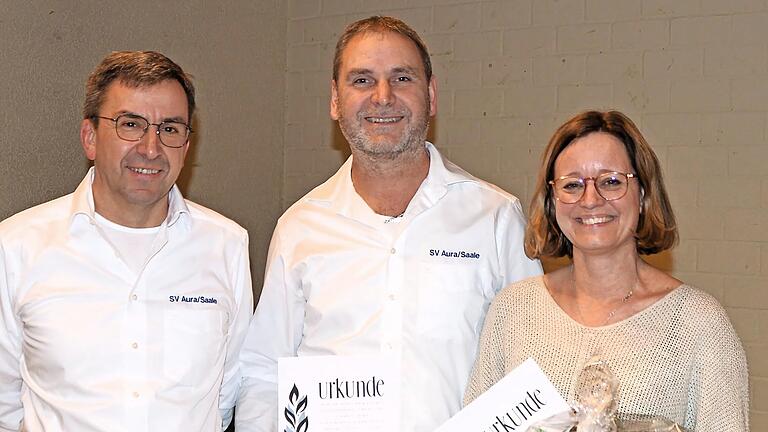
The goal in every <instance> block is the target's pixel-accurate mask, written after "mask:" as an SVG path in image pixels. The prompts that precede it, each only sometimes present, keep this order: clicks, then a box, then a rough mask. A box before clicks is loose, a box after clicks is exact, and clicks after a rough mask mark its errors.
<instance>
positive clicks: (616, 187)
mask: <svg viewBox="0 0 768 432" xmlns="http://www.w3.org/2000/svg"><path fill="white" fill-rule="evenodd" d="M631 178H637V176H636V175H635V174H632V173H622V172H618V171H613V172H607V173H603V174H600V175H599V176H597V177H574V176H562V177H558V178H556V179H554V180H550V181H548V182H547V183H549V184H550V185H551V186H552V191H553V192H554V194H555V199H557V200H558V201H560V202H562V203H564V204H574V203H577V202H579V200H580V199H581V198H582V197H583V196H584V191H585V190H587V180H592V182H593V183H594V185H595V189H596V190H597V193H598V194H599V195H600V196H601V197H603V199H604V200H606V201H614V200H617V199H620V198H622V197H623V196H624V195H626V194H627V190H628V189H629V179H631Z"/></svg>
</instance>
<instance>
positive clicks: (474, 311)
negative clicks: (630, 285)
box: [236, 143, 541, 432]
mask: <svg viewBox="0 0 768 432" xmlns="http://www.w3.org/2000/svg"><path fill="white" fill-rule="evenodd" d="M426 145H427V149H428V150H429V155H430V167H429V173H428V175H427V178H426V179H425V180H424V182H423V183H422V185H421V187H420V188H419V190H418V191H417V193H416V195H415V196H414V197H413V199H412V200H411V202H410V204H409V205H408V208H407V210H406V211H405V213H404V214H403V215H402V217H397V218H387V217H384V216H381V215H378V214H376V213H374V212H373V211H372V210H371V209H370V207H368V205H367V204H366V203H365V201H363V199H362V198H361V197H360V196H359V195H358V194H357V193H356V191H355V190H354V187H353V185H352V181H351V174H350V170H351V158H350V160H347V162H346V163H345V164H344V165H343V166H342V167H341V169H340V170H339V171H338V172H337V173H336V174H335V175H334V176H333V177H331V178H330V179H329V180H328V181H326V182H325V183H324V184H322V185H320V186H318V187H317V188H315V189H314V190H313V191H311V192H310V193H309V194H307V195H306V196H305V197H303V198H302V199H300V200H299V201H298V202H297V203H296V204H294V205H293V206H292V207H291V208H290V209H288V211H286V213H285V214H284V215H283V216H282V217H281V218H280V220H279V221H278V224H277V227H276V228H275V232H274V235H273V237H272V243H271V245H270V250H269V257H268V259H267V268H266V274H265V281H264V289H263V291H262V294H261V299H260V301H259V305H258V307H257V309H256V313H255V315H254V319H253V321H252V323H251V328H250V332H249V334H248V338H247V339H246V342H245V345H244V347H243V352H242V354H241V358H242V359H243V376H244V381H243V388H242V389H241V393H240V399H239V402H238V408H237V419H236V422H237V431H238V432H247V431H260V432H274V431H275V430H276V421H277V415H278V414H277V406H276V405H277V394H276V392H277V359H278V358H279V357H285V356H296V355H298V356H307V355H368V354H374V355H375V354H377V353H392V354H394V355H396V356H400V358H401V364H402V377H401V379H402V395H403V400H402V413H401V415H402V417H401V418H402V427H401V429H400V431H399V432H410V431H419V432H424V431H431V430H433V429H435V428H436V427H438V426H439V425H440V424H441V423H443V422H444V421H445V420H447V419H448V418H450V417H451V416H452V415H453V414H455V413H456V412H457V411H459V409H460V408H461V400H462V395H463V393H464V388H465V386H466V383H467V379H468V377H469V373H470V370H471V367H472V364H473V361H474V358H475V353H476V350H477V344H478V339H479V334H480V330H481V328H482V324H483V318H484V316H485V312H486V310H487V308H488V305H489V303H490V301H491V300H492V299H493V297H494V295H495V294H496V292H497V291H498V290H500V289H501V288H502V287H504V286H505V285H507V284H508V283H510V282H512V281H515V280H519V279H523V278H525V277H528V276H531V275H537V274H541V266H540V264H539V263H538V261H532V260H529V259H528V258H527V257H526V256H525V254H524V252H523V232H524V226H525V220H524V216H523V213H522V211H521V208H520V204H519V202H518V200H517V198H515V197H513V196H511V195H510V194H508V193H506V192H504V191H502V190H501V189H499V188H497V187H495V186H493V185H491V184H488V183H486V182H484V181H482V180H478V179H476V178H474V177H472V176H470V175H469V174H467V173H466V172H465V171H463V170H461V169H460V168H458V167H457V166H456V165H454V164H452V163H450V162H448V161H447V160H446V159H444V158H443V157H442V156H441V155H440V153H439V152H438V151H437V150H436V149H435V148H434V146H432V145H431V144H430V143H427V144H426Z"/></svg>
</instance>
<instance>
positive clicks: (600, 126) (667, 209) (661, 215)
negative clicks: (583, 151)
mask: <svg viewBox="0 0 768 432" xmlns="http://www.w3.org/2000/svg"><path fill="white" fill-rule="evenodd" d="M594 132H604V133H607V134H611V135H613V136H614V137H616V138H617V139H618V140H619V141H621V142H622V143H623V144H624V148H625V149H626V151H627V155H629V161H630V163H631V164H632V168H633V169H634V172H635V174H636V175H637V180H638V181H639V182H640V183H639V184H640V187H641V188H642V191H643V199H642V208H643V212H642V213H641V214H640V218H639V220H638V223H637V230H636V233H635V238H636V239H637V251H638V253H640V254H643V255H649V254H654V253H658V252H661V251H663V250H666V249H669V248H671V247H673V246H674V245H675V244H676V243H677V238H678V234H677V224H676V222H675V215H674V213H673V212H672V207H671V206H670V204H669V198H668V197H667V191H666V190H665V189H664V181H663V179H662V173H661V165H660V164H659V160H658V159H657V158H656V154H654V152H653V150H652V149H651V146H650V145H648V142H647V141H646V140H645V138H644V137H643V135H642V134H641V133H640V131H639V130H638V129H637V126H635V124H634V123H633V122H632V120H630V119H629V117H627V116H625V115H624V114H622V113H620V112H618V111H607V112H602V111H587V112H584V113H581V114H578V115H577V116H575V117H573V118H572V119H570V120H568V121H567V122H565V124H563V125H562V126H560V127H559V128H558V129H557V131H556V132H555V134H554V135H553V136H552V139H550V140H549V145H547V149H546V150H545V151H544V156H543V158H542V165H541V168H540V170H539V177H538V180H537V181H536V190H535V192H534V195H533V199H532V200H531V207H530V210H529V216H530V220H529V223H528V226H527V228H526V230H525V253H526V255H528V257H529V258H541V257H556V258H558V257H563V256H566V255H567V256H569V257H571V256H573V245H572V244H571V242H570V240H568V238H566V237H565V235H564V234H563V232H562V231H561V230H560V227H559V226H558V224H557V220H556V218H555V203H554V197H553V193H552V188H550V187H549V184H548V183H547V182H548V181H549V180H551V179H552V178H553V176H554V171H555V161H556V160H557V157H558V156H559V155H560V153H562V152H563V150H565V148H566V147H568V145H570V144H571V143H572V142H573V141H574V140H576V139H578V138H581V137H584V136H586V135H589V134H591V133H594Z"/></svg>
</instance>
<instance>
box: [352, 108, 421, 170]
mask: <svg viewBox="0 0 768 432" xmlns="http://www.w3.org/2000/svg"><path fill="white" fill-rule="evenodd" d="M372 114H373V115H381V113H376V114H374V113H371V112H358V113H357V114H356V115H355V116H354V117H353V118H351V119H350V118H348V117H347V116H345V115H344V114H343V113H339V128H340V129H341V133H342V134H343V135H344V138H346V139H347V142H349V145H350V147H351V149H352V151H353V152H358V153H361V154H364V155H365V156H366V157H368V158H370V159H371V160H395V159H397V158H399V157H401V156H404V155H410V154H414V155H416V154H419V153H420V151H423V148H424V142H425V141H426V139H427V131H428V130H429V101H428V100H427V101H426V108H425V110H424V112H423V113H422V115H421V117H420V118H416V119H414V116H413V113H412V112H411V111H410V110H408V109H406V108H403V109H402V112H398V113H397V114H398V115H402V116H403V119H402V120H401V121H405V122H407V123H408V125H407V127H406V128H405V130H404V131H403V133H402V135H401V136H400V139H399V140H397V141H396V142H392V141H391V140H390V139H387V138H380V139H375V138H374V137H371V136H369V135H368V134H367V133H366V132H365V131H364V129H363V127H362V125H364V124H365V122H367V120H366V119H365V117H367V116H370V115H372ZM414 120H415V121H414Z"/></svg>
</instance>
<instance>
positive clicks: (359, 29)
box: [333, 15, 432, 82]
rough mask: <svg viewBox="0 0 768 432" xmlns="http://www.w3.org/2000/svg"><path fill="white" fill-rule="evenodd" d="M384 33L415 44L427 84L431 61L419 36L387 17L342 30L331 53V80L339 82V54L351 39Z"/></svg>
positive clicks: (377, 17) (358, 22) (365, 21)
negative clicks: (401, 37) (400, 36)
mask: <svg viewBox="0 0 768 432" xmlns="http://www.w3.org/2000/svg"><path fill="white" fill-rule="evenodd" d="M369 32H373V33H384V32H392V33H397V34H401V35H403V36H405V37H407V38H408V39H410V40H411V41H413V43H414V44H416V48H417V49H418V50H419V55H420V56H421V61H422V63H423V64H424V73H425V74H426V75H427V82H429V80H430V79H432V61H431V60H430V58H429V51H427V45H426V44H425V43H424V41H423V40H421V37H419V34H418V33H416V31H415V30H414V29H412V28H411V27H409V26H408V24H406V23H404V22H403V21H401V20H399V19H397V18H393V17H389V16H378V15H375V16H372V17H368V18H365V19H362V20H359V21H355V22H353V23H352V24H350V25H348V26H347V28H345V29H344V33H342V34H341V36H340V37H339V41H338V42H337V43H336V51H335V52H334V53H333V80H334V81H338V80H339V69H341V54H342V52H343V51H344V49H345V48H346V47H347V45H348V44H349V41H350V40H352V38H353V37H355V36H357V35H359V34H363V33H369Z"/></svg>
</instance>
